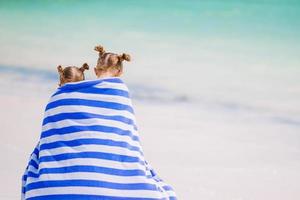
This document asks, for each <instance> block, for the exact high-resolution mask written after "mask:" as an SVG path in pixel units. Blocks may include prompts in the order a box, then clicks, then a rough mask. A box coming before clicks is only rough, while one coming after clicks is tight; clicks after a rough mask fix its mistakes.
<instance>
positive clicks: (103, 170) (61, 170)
mask: <svg viewBox="0 0 300 200" xmlns="http://www.w3.org/2000/svg"><path fill="white" fill-rule="evenodd" d="M75 172H90V173H100V174H109V175H116V176H145V172H144V171H143V170H139V169H130V170H125V169H115V168H108V167H100V166H90V165H74V166H68V167H57V168H41V169H40V171H39V173H40V175H42V174H65V173H75Z"/></svg>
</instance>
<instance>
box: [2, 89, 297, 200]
mask: <svg viewBox="0 0 300 200" xmlns="http://www.w3.org/2000/svg"><path fill="white" fill-rule="evenodd" d="M26 87H27V86H26ZM30 88H31V89H32V90H34V86H32V85H31V86H28V88H25V89H30ZM33 93H34V95H33V96H29V95H25V94H22V93H21V92H18V93H9V92H5V91H4V92H2V95H1V104H0V110H1V118H0V120H1V128H2V131H1V138H2V140H1V147H0V148H1V149H0V152H1V158H2V159H1V161H2V162H1V163H2V164H1V170H0V175H1V178H2V182H1V187H0V188H1V191H0V199H1V200H2V199H3V200H13V199H19V194H20V183H21V175H22V173H23V170H24V168H25V166H26V163H27V159H28V157H29V154H30V153H31V151H32V150H33V147H34V145H35V144H36V142H37V140H38V137H39V134H40V125H41V120H42V117H43V110H44V107H45V105H46V102H47V101H48V96H49V94H50V93H51V92H50V93H49V94H47V93H40V92H33ZM134 106H135V111H136V114H137V120H138V126H139V129H140V136H141V140H142V146H143V148H144V151H145V156H146V158H147V159H148V161H149V163H150V164H151V165H152V166H153V167H154V169H156V171H157V172H158V173H159V174H160V176H161V178H163V179H164V180H165V181H166V182H168V183H170V184H171V185H172V186H173V187H174V188H175V190H176V192H177V194H178V196H179V199H181V200H199V199H207V200H250V199H253V200H266V199H272V200H282V199H288V200H297V199H299V198H300V190H299V185H300V170H299V169H300V168H299V167H300V134H299V133H300V128H299V126H296V125H289V124H282V123H275V122H273V121H272V120H269V119H268V117H266V116H264V115H261V114H255V113H252V114H251V113H245V112H240V111H229V110H226V109H225V110H222V109H218V108H214V107H209V106H205V105H200V104H196V103H195V104H194V103H153V102H152V103H147V102H142V101H134Z"/></svg>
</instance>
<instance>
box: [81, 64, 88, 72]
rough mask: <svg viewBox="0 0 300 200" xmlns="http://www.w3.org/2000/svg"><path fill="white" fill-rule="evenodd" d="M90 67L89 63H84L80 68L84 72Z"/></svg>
mask: <svg viewBox="0 0 300 200" xmlns="http://www.w3.org/2000/svg"><path fill="white" fill-rule="evenodd" d="M88 69H89V65H88V64H87V63H84V64H83V65H82V66H81V67H80V68H79V70H80V71H82V72H84V70H88Z"/></svg>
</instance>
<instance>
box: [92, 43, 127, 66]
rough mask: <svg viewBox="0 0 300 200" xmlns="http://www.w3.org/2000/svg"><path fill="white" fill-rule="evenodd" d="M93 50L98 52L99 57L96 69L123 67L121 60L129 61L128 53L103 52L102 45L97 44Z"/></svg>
mask: <svg viewBox="0 0 300 200" xmlns="http://www.w3.org/2000/svg"><path fill="white" fill-rule="evenodd" d="M94 50H95V51H97V52H99V58H98V61H97V66H96V69H98V70H101V71H106V70H108V69H117V70H122V69H123V63H122V62H123V61H124V60H126V61H128V62H129V61H130V60H131V58H130V55H129V54H126V53H123V54H120V55H118V54H115V53H111V52H105V50H104V48H103V46H101V45H98V46H96V47H95V48H94Z"/></svg>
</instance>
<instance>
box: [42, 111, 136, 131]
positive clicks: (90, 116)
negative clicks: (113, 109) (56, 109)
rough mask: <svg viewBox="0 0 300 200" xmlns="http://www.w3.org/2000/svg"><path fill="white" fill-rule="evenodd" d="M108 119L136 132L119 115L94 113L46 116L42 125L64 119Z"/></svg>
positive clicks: (130, 122)
mask: <svg viewBox="0 0 300 200" xmlns="http://www.w3.org/2000/svg"><path fill="white" fill-rule="evenodd" d="M93 118H96V119H108V120H114V121H118V122H122V123H124V124H128V125H132V126H134V129H135V130H137V127H136V125H135V124H134V122H133V120H132V119H129V118H127V117H124V116H121V115H113V116H109V115H99V114H94V113H87V112H72V113H60V114H56V115H52V116H48V117H46V118H44V120H43V125H46V124H48V123H51V122H58V121H61V120H65V119H93Z"/></svg>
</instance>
